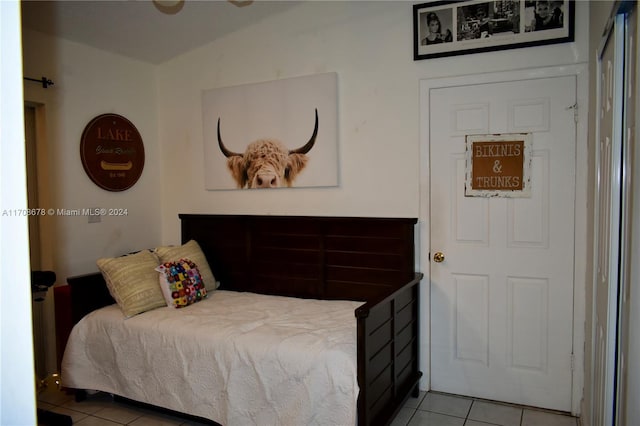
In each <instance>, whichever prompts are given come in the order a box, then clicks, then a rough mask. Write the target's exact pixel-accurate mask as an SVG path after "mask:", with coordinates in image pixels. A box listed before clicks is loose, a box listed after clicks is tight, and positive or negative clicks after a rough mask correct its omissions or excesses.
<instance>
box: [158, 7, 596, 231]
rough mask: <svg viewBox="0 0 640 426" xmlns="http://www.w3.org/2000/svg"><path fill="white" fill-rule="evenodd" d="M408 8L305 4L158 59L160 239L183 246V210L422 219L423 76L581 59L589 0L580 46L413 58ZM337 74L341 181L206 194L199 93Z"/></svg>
mask: <svg viewBox="0 0 640 426" xmlns="http://www.w3.org/2000/svg"><path fill="white" fill-rule="evenodd" d="M412 5H413V2H404V1H393V2H390V1H386V2H381V1H375V2H374V1H371V2H368V1H363V2H305V3H304V4H300V5H297V6H296V7H292V8H290V9H288V10H286V11H284V12H283V13H280V14H278V15H275V16H272V17H269V18H267V19H265V20H262V21H260V22H257V23H255V24H254V25H251V26H249V27H247V28H244V29H242V30H240V31H237V32H235V33H232V34H229V35H227V36H225V37H224V38H222V39H219V40H217V41H215V42H212V43H210V44H208V45H206V46H204V47H202V48H199V49H196V50H194V51H192V52H189V53H187V54H185V55H182V56H180V57H178V58H175V59H174V60H172V61H169V62H167V63H165V64H162V65H160V66H159V67H158V105H159V123H160V124H159V137H160V143H161V145H162V150H163V157H162V158H163V159H162V170H163V173H162V183H163V185H162V203H163V207H162V229H163V240H164V242H165V243H176V242H178V241H179V234H180V232H179V222H178V220H177V215H178V213H227V214H236V213H243V214H284V215H327V216H330V215H344V216H390V217H393V216H398V217H402V216H408V217H418V216H419V214H420V212H419V205H420V203H419V198H420V196H422V195H423V194H421V190H420V186H419V158H420V157H419V155H420V153H419V122H420V120H419V114H420V111H419V96H418V86H419V81H420V79H423V78H432V77H440V76H451V75H463V74H470V73H478V72H489V71H497V70H506V69H517V68H530V67H540V66H547V65H557V64H570V63H577V62H586V61H587V53H588V52H587V51H588V49H587V43H586V40H587V31H588V4H587V3H586V2H579V3H578V7H577V15H576V21H577V22H578V23H579V24H578V25H577V31H576V39H577V42H576V43H568V44H562V45H556V46H543V47H535V48H529V49H516V50H509V51H503V52H492V53H484V54H476V55H465V56H458V57H452V58H441V59H431V60H422V61H413V44H412V37H413V29H412ZM332 71H335V72H337V74H338V132H339V136H338V137H339V142H338V143H339V150H338V152H339V161H340V168H339V170H340V186H339V187H338V188H320V189H318V188H291V189H279V190H275V191H248V190H235V191H206V190H204V177H203V158H202V155H203V143H204V141H203V138H202V117H201V98H200V97H201V92H202V91H203V90H208V89H211V88H216V87H226V86H232V85H239V84H244V83H253V82H259V81H269V80H275V79H281V78H287V77H295V76H301V75H309V74H314V73H321V72H332ZM207 143H215V141H207ZM178 159H180V161H181V162H182V163H183V164H188V165H189V166H188V167H175V166H174V164H175V163H176V162H177V161H178ZM185 191H186V192H185Z"/></svg>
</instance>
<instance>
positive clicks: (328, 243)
mask: <svg viewBox="0 0 640 426" xmlns="http://www.w3.org/2000/svg"><path fill="white" fill-rule="evenodd" d="M180 219H181V224H182V242H183V243H185V242H187V241H189V240H191V239H193V240H196V241H197V242H198V243H199V244H200V246H201V247H202V251H203V252H204V253H205V255H206V256H207V260H208V261H209V265H210V266H211V270H212V271H213V273H214V275H215V277H216V279H217V280H219V281H220V282H221V288H223V289H226V290H238V291H252V292H256V293H265V294H279V295H287V296H295V297H307V298H318V299H350V300H369V299H370V298H371V297H374V296H377V295H380V294H383V293H386V292H387V291H388V290H390V289H395V288H398V287H400V286H402V285H404V284H405V283H407V282H409V281H411V280H412V279H413V278H414V273H415V267H414V265H415V254H414V252H415V246H414V225H415V224H416V223H417V219H415V218H367V217H317V216H313V217H311V216H248V215H247V216H242V215H240V216H238V215H191V214H181V215H180Z"/></svg>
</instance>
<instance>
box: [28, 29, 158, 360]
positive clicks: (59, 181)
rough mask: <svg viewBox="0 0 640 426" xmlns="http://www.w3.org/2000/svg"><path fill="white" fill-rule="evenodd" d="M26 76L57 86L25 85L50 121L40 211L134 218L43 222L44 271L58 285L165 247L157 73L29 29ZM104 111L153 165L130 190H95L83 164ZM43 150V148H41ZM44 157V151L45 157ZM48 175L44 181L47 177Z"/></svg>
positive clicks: (49, 303) (47, 308) (49, 343)
mask: <svg viewBox="0 0 640 426" xmlns="http://www.w3.org/2000/svg"><path fill="white" fill-rule="evenodd" d="M23 58H24V59H23V60H24V75H25V76H26V77H33V78H37V79H39V78H41V77H42V76H46V77H48V78H49V79H51V80H53V82H54V85H53V86H50V87H49V88H47V89H43V88H42V86H41V85H40V84H37V83H31V82H25V83H24V98H25V101H27V102H30V103H34V104H37V105H39V107H38V113H37V118H39V119H40V120H42V119H43V118H44V120H46V123H45V124H44V127H45V131H44V132H42V133H41V134H40V135H39V140H38V142H37V143H38V144H39V145H40V147H43V149H44V150H46V156H44V157H45V158H38V163H39V164H38V169H39V173H40V175H39V176H38V180H39V181H42V182H41V183H43V182H46V183H47V186H48V189H49V190H48V191H44V188H45V187H44V185H43V186H42V187H39V188H38V189H39V196H40V197H41V201H42V204H41V205H40V207H42V208H45V209H49V208H53V209H55V210H57V209H83V208H95V207H101V208H107V209H108V208H124V209H127V213H128V214H127V216H118V217H116V216H104V217H102V221H101V222H100V223H88V216H78V217H75V216H58V215H53V216H51V215H47V216H44V217H42V222H43V226H45V227H46V228H47V229H45V232H44V233H43V248H42V251H43V253H42V258H43V265H42V268H43V269H47V270H53V271H55V272H56V274H57V284H58V285H60V284H64V283H65V280H66V278H67V277H69V276H73V275H78V274H85V273H89V272H95V271H97V270H98V269H97V266H96V263H95V262H96V259H98V258H99V257H105V256H119V255H121V254H123V253H127V252H129V251H133V250H139V249H141V248H146V247H155V246H157V245H158V244H159V242H160V213H159V211H160V188H159V177H160V174H161V173H160V166H159V164H160V158H161V157H160V147H159V144H158V128H157V121H158V119H157V101H156V80H155V68H154V67H153V66H152V65H149V64H146V63H143V62H138V61H134V60H130V59H127V58H123V57H121V56H118V55H114V54H110V53H107V52H105V51H101V50H97V49H94V48H91V47H88V46H85V45H82V44H78V43H74V42H69V41H66V40H63V39H57V38H53V37H50V36H47V35H44V34H41V33H38V32H34V31H30V30H27V29H24V30H23ZM104 113H115V114H120V115H123V116H124V117H126V118H128V119H129V120H130V121H131V122H132V123H133V124H134V125H135V126H136V128H137V129H138V131H139V132H140V134H141V136H142V139H143V142H144V148H145V167H144V171H143V173H142V176H141V177H140V179H139V180H138V182H137V183H136V184H135V185H134V186H133V187H132V188H130V189H128V190H126V191H122V192H110V191H106V190H103V189H101V188H100V187H98V186H97V185H95V184H94V183H93V182H92V181H91V180H90V179H89V177H88V176H87V174H86V173H85V171H84V169H83V167H82V163H81V161H80V138H81V135H82V131H83V130H84V128H85V126H86V125H87V124H88V123H89V121H90V120H91V119H93V118H94V117H95V116H97V115H100V114H104ZM40 147H39V149H40ZM39 153H40V151H39ZM43 175H44V176H43ZM53 312H54V307H53V295H52V292H51V291H50V292H49V295H48V296H47V298H46V301H45V302H44V314H45V316H46V318H47V319H46V321H45V324H46V327H47V333H46V336H47V339H46V341H45V347H46V348H47V349H48V353H47V367H48V369H49V371H50V372H53V371H55V360H56V357H55V328H54V326H55V322H54V320H53V315H54V314H53Z"/></svg>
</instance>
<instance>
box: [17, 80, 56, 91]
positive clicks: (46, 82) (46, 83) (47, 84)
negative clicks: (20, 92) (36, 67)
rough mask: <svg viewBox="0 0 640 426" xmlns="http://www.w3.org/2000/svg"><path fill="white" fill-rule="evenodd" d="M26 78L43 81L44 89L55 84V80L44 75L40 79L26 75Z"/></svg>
mask: <svg viewBox="0 0 640 426" xmlns="http://www.w3.org/2000/svg"><path fill="white" fill-rule="evenodd" d="M24 79H25V80H29V81H35V82H37V83H42V88H43V89H46V88H47V87H49V86H53V81H51V80H49V79H48V78H47V77H42V78H41V79H40V80H38V79H37V78H29V77H24Z"/></svg>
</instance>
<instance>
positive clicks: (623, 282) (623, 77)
mask: <svg viewBox="0 0 640 426" xmlns="http://www.w3.org/2000/svg"><path fill="white" fill-rule="evenodd" d="M615 8H616V10H615V11H614V13H613V14H612V18H611V20H610V23H609V27H608V31H607V32H606V35H605V38H604V39H603V41H602V44H601V47H600V49H599V50H598V105H597V108H598V121H597V150H596V167H597V171H596V179H597V181H596V185H597V194H596V204H595V222H596V229H595V245H594V248H595V253H594V255H595V263H596V270H595V283H594V284H595V285H594V329H593V333H594V335H593V341H594V353H593V363H594V370H593V372H594V374H593V393H592V398H593V399H592V410H593V412H592V414H593V416H592V421H593V424H597V425H607V426H609V425H623V424H625V422H624V418H623V417H624V412H625V406H626V405H625V404H626V400H627V398H626V377H627V365H626V364H627V361H626V353H627V338H628V317H629V304H628V300H629V298H628V296H629V281H628V280H629V270H630V269H629V265H630V252H629V247H630V245H629V242H630V239H629V234H628V231H629V226H630V218H631V215H630V204H629V200H630V197H629V195H630V180H629V179H630V171H631V156H630V154H631V146H632V145H631V144H632V138H633V132H632V131H630V128H629V127H628V126H629V125H631V126H633V120H632V121H630V117H633V116H634V112H633V111H632V110H631V111H630V107H631V103H630V102H629V99H630V96H629V94H630V92H632V91H635V84H633V79H634V74H635V71H634V70H633V69H632V68H630V61H631V59H630V56H633V55H629V53H631V51H630V50H629V49H630V48H633V49H636V47H633V46H634V45H635V40H633V39H634V36H633V35H632V34H633V33H631V32H629V29H631V30H633V28H635V27H628V18H629V13H630V11H631V10H633V9H634V8H635V4H633V3H629V2H627V3H625V2H621V3H616V5H615ZM634 54H635V52H634ZM634 98H635V96H632V97H631V99H632V100H633V99H634ZM630 113H631V115H629V114H630Z"/></svg>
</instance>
